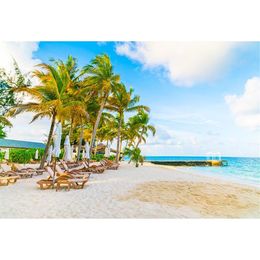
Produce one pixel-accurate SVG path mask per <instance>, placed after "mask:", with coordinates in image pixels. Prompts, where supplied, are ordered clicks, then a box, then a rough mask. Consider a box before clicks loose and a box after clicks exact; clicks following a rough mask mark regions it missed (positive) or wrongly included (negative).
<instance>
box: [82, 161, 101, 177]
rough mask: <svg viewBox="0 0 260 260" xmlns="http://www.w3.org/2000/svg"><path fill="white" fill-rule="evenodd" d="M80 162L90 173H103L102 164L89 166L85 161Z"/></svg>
mask: <svg viewBox="0 0 260 260" xmlns="http://www.w3.org/2000/svg"><path fill="white" fill-rule="evenodd" d="M82 164H83V165H84V166H85V169H86V170H87V171H89V172H91V173H97V174H100V173H104V171H105V169H106V168H105V167H104V166H102V165H93V164H92V165H91V166H88V165H87V164H86V163H85V162H82Z"/></svg>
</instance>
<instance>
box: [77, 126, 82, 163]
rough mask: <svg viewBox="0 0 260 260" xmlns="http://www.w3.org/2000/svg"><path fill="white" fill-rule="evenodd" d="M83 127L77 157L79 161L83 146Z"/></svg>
mask: <svg viewBox="0 0 260 260" xmlns="http://www.w3.org/2000/svg"><path fill="white" fill-rule="evenodd" d="M83 130H84V129H83V125H82V126H81V131H80V138H79V146H78V155H77V161H79V159H80V151H81V146H82V139H83Z"/></svg>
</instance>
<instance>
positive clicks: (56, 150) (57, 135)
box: [52, 122, 62, 158]
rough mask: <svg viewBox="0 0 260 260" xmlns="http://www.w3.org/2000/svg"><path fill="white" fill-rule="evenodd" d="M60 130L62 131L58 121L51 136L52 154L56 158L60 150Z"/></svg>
mask: <svg viewBox="0 0 260 260" xmlns="http://www.w3.org/2000/svg"><path fill="white" fill-rule="evenodd" d="M61 131H62V128H61V123H60V122H59V123H57V125H56V129H55V132H54V136H53V143H54V148H53V151H52V155H53V156H54V157H56V158H58V157H59V156H60V152H61V150H60V143H61Z"/></svg>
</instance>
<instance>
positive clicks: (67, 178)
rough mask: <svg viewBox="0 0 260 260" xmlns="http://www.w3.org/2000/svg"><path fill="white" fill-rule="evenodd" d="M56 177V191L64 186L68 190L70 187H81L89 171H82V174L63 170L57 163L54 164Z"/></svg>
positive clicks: (85, 181)
mask: <svg viewBox="0 0 260 260" xmlns="http://www.w3.org/2000/svg"><path fill="white" fill-rule="evenodd" d="M56 170H57V175H58V177H57V179H56V191H58V190H60V189H61V188H66V190H67V191H69V190H70V189H71V188H74V189H83V188H84V186H85V184H86V183H87V182H88V180H89V176H90V173H89V172H84V174H79V173H78V172H76V173H74V174H73V173H69V172H63V171H62V170H61V168H60V167H59V165H56Z"/></svg>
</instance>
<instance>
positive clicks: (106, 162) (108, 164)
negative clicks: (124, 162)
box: [100, 159, 119, 170]
mask: <svg viewBox="0 0 260 260" xmlns="http://www.w3.org/2000/svg"><path fill="white" fill-rule="evenodd" d="M100 163H101V164H102V165H103V166H104V167H106V168H107V169H108V170H117V169H118V167H119V164H118V163H115V162H112V161H110V160H108V159H103V160H102V161H101V162H100Z"/></svg>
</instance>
